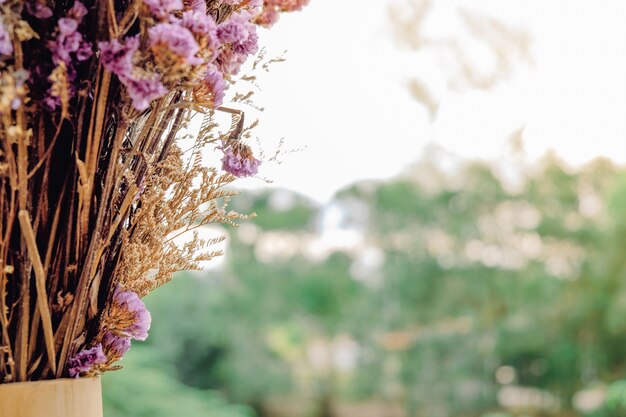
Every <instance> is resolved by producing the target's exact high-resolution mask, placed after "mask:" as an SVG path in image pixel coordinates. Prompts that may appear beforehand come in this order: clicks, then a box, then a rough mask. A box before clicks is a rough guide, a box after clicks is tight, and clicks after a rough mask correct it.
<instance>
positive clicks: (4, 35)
mask: <svg viewBox="0 0 626 417" xmlns="http://www.w3.org/2000/svg"><path fill="white" fill-rule="evenodd" d="M12 53H13V43H12V42H11V35H10V34H9V32H8V31H7V29H6V27H5V26H4V24H2V20H0V54H3V55H11V54H12Z"/></svg>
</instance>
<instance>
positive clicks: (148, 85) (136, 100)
mask: <svg viewBox="0 0 626 417" xmlns="http://www.w3.org/2000/svg"><path fill="white" fill-rule="evenodd" d="M120 81H121V82H122V84H124V86H126V91H128V95H129V96H130V98H131V100H132V101H133V107H134V108H135V109H137V110H139V111H142V110H145V109H147V108H148V107H150V102H151V101H152V100H156V99H157V98H161V97H163V96H164V95H166V94H167V88H165V86H164V85H163V83H162V82H161V80H160V79H159V76H158V75H157V74H154V75H153V76H151V77H145V78H137V77H130V78H125V77H122V78H120Z"/></svg>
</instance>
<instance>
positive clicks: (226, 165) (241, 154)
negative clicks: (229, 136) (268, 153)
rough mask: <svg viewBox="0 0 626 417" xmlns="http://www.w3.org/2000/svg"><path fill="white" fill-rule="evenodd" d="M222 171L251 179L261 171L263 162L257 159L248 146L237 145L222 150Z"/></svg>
mask: <svg viewBox="0 0 626 417" xmlns="http://www.w3.org/2000/svg"><path fill="white" fill-rule="evenodd" d="M222 150H223V152H224V157H223V158H222V169H223V170H224V171H226V172H228V173H230V174H233V175H234V176H236V177H249V176H252V175H255V174H256V173H257V172H258V171H259V165H261V161H259V160H258V159H256V158H255V157H254V155H253V154H252V150H251V149H250V147H248V146H247V145H243V144H236V145H230V146H227V147H226V148H224V149H222Z"/></svg>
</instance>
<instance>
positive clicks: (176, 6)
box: [143, 0, 184, 18]
mask: <svg viewBox="0 0 626 417" xmlns="http://www.w3.org/2000/svg"><path fill="white" fill-rule="evenodd" d="M143 2H144V4H145V5H147V6H148V8H149V9H150V13H152V14H153V15H155V16H156V17H159V18H164V17H167V15H168V14H170V13H171V12H173V11H174V10H182V9H183V7H184V6H183V1H182V0H143Z"/></svg>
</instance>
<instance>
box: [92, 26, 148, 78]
mask: <svg viewBox="0 0 626 417" xmlns="http://www.w3.org/2000/svg"><path fill="white" fill-rule="evenodd" d="M98 48H99V49H100V63H102V65H103V66H104V68H106V69H107V70H109V71H111V72H112V73H114V74H115V75H117V76H118V77H131V76H132V74H131V73H132V69H133V56H134V54H135V52H137V50H138V49H139V37H138V36H133V37H130V38H127V39H126V42H125V43H124V44H122V43H120V42H119V40H117V39H113V40H111V41H108V42H99V43H98Z"/></svg>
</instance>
